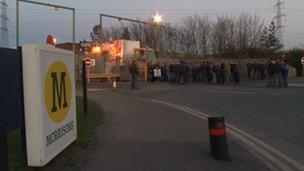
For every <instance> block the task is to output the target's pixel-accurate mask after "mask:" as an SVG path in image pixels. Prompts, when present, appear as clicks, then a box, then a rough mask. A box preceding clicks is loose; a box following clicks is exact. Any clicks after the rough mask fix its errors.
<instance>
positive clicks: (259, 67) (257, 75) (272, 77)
mask: <svg viewBox="0 0 304 171" xmlns="http://www.w3.org/2000/svg"><path fill="white" fill-rule="evenodd" d="M246 69H247V77H248V79H249V80H258V79H259V80H263V79H265V78H266V80H267V82H266V85H267V87H288V73H289V65H288V62H287V61H286V60H276V61H275V60H270V59H269V60H268V62H266V63H257V62H249V63H248V64H247V65H246Z"/></svg>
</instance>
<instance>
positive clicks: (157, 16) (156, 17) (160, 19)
mask: <svg viewBox="0 0 304 171" xmlns="http://www.w3.org/2000/svg"><path fill="white" fill-rule="evenodd" d="M153 21H154V23H156V24H159V23H161V22H163V16H162V15H160V14H158V13H156V14H155V15H154V16H153Z"/></svg>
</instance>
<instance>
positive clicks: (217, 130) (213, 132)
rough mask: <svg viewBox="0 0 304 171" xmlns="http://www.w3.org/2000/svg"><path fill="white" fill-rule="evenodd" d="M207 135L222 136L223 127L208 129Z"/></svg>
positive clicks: (223, 132) (224, 131)
mask: <svg viewBox="0 0 304 171" xmlns="http://www.w3.org/2000/svg"><path fill="white" fill-rule="evenodd" d="M209 135H211V136H224V135H226V129H225V128H213V129H210V130H209Z"/></svg>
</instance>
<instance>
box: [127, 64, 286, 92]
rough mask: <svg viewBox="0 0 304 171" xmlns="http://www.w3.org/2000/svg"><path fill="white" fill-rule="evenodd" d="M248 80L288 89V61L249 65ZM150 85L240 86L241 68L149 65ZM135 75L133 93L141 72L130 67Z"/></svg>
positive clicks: (200, 65) (202, 65)
mask: <svg viewBox="0 0 304 171" xmlns="http://www.w3.org/2000/svg"><path fill="white" fill-rule="evenodd" d="M246 70H247V77H248V79H249V80H263V79H265V78H266V80H267V87H276V86H279V87H288V72H289V65H288V62H287V61H286V60H277V61H273V60H268V62H266V63H258V62H249V63H248V64H247V65H246ZM147 71H148V81H150V82H155V81H160V82H170V83H177V84H181V85H182V84H187V83H188V82H189V80H190V79H191V80H192V82H193V83H204V84H222V85H231V84H235V85H239V84H240V72H241V64H240V62H239V61H235V62H229V63H228V62H218V63H214V62H210V61H205V62H202V63H200V64H197V65H193V66H190V65H189V64H188V63H187V62H185V61H180V63H170V64H169V65H167V64H166V63H164V64H160V63H149V64H148V70H147ZM130 73H131V75H132V85H131V86H132V89H138V86H137V79H138V75H139V70H138V67H137V65H136V63H135V62H133V63H132V64H131V66H130Z"/></svg>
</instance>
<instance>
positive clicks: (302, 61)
mask: <svg viewBox="0 0 304 171" xmlns="http://www.w3.org/2000/svg"><path fill="white" fill-rule="evenodd" d="M301 63H302V65H304V56H303V57H302V59H301Z"/></svg>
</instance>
